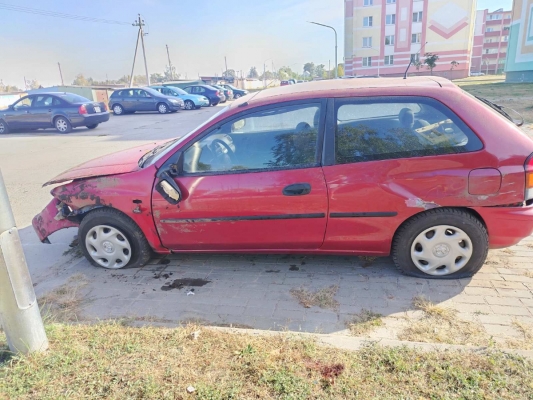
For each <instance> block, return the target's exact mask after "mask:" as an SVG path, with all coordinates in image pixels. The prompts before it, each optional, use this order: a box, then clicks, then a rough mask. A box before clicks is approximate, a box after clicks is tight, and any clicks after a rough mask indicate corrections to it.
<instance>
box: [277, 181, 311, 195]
mask: <svg viewBox="0 0 533 400" xmlns="http://www.w3.org/2000/svg"><path fill="white" fill-rule="evenodd" d="M282 193H283V195H284V196H303V195H306V194H309V193H311V185H310V184H309V183H294V184H292V185H289V186H285V188H284V189H283V192H282Z"/></svg>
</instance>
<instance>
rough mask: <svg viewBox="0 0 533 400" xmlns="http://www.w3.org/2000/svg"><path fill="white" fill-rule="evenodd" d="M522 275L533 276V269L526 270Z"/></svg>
mask: <svg viewBox="0 0 533 400" xmlns="http://www.w3.org/2000/svg"><path fill="white" fill-rule="evenodd" d="M524 275H525V276H527V277H528V278H533V271H526V272H524Z"/></svg>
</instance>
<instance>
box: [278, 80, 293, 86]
mask: <svg viewBox="0 0 533 400" xmlns="http://www.w3.org/2000/svg"><path fill="white" fill-rule="evenodd" d="M279 85H280V86H289V85H294V84H293V83H292V81H281V83H280V84H279Z"/></svg>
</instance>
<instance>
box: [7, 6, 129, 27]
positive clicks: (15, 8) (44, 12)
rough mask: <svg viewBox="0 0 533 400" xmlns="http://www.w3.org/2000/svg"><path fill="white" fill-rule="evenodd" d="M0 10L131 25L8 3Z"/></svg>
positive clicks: (125, 23) (124, 23)
mask: <svg viewBox="0 0 533 400" xmlns="http://www.w3.org/2000/svg"><path fill="white" fill-rule="evenodd" d="M0 9H1V10H6V11H15V12H22V13H26V14H34V15H42V16H46V17H54V18H63V19H70V20H75V21H83V22H96V23H102V24H113V25H131V24H130V23H129V22H123V21H115V20H111V19H102V18H94V17H84V16H82V15H74V14H65V13H60V12H56V11H47V10H41V9H38V8H30V7H22V6H16V5H13V4H8V3H0Z"/></svg>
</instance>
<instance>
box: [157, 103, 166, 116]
mask: <svg viewBox="0 0 533 400" xmlns="http://www.w3.org/2000/svg"><path fill="white" fill-rule="evenodd" d="M157 111H159V114H166V113H168V106H167V105H166V104H165V103H159V104H158V105H157Z"/></svg>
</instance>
